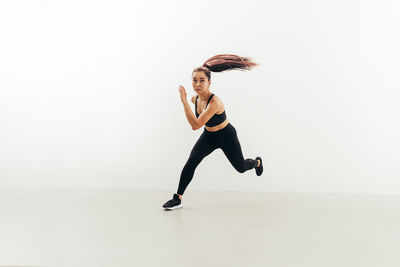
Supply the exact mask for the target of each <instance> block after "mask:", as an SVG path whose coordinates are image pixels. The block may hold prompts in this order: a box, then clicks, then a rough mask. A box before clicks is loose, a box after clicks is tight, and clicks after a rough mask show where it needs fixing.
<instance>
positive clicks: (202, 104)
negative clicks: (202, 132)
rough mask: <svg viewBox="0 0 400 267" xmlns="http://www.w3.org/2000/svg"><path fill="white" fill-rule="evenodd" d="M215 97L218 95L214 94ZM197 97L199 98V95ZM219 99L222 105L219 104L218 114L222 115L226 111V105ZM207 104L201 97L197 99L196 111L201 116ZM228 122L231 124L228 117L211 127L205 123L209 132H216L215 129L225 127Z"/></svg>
mask: <svg viewBox="0 0 400 267" xmlns="http://www.w3.org/2000/svg"><path fill="white" fill-rule="evenodd" d="M213 97H217V96H216V95H215V94H214V96H213ZM196 98H197V97H196ZM218 100H219V101H218V102H219V103H220V105H219V108H218V110H217V112H216V114H217V115H220V114H222V113H224V111H225V106H224V104H223V103H222V101H221V100H220V99H219V98H218ZM206 105H207V101H205V102H202V101H200V99H198V100H197V110H196V111H197V114H198V115H199V116H200V114H201V113H203V112H204V110H205V109H206ZM195 107H196V105H195ZM228 124H229V121H228V118H226V119H225V120H224V121H223V122H221V123H220V124H218V125H216V126H213V127H209V126H206V125H205V128H206V130H207V131H209V132H215V131H219V130H221V129H223V128H225V126H226V125H228Z"/></svg>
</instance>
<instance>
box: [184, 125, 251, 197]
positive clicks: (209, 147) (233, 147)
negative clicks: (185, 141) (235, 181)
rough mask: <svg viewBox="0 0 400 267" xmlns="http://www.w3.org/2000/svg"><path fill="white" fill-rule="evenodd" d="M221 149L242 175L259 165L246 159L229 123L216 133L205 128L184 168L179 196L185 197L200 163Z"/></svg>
mask: <svg viewBox="0 0 400 267" xmlns="http://www.w3.org/2000/svg"><path fill="white" fill-rule="evenodd" d="M217 148H221V149H222V151H223V152H224V154H225V156H226V157H227V158H228V160H229V161H230V163H231V164H232V166H233V167H234V168H235V169H236V170H237V171H238V172H240V173H243V172H245V171H247V170H250V169H253V168H255V167H256V166H257V165H258V162H257V160H253V159H244V158H243V154H242V148H241V147H240V143H239V139H238V137H237V133H236V129H235V127H233V125H232V124H230V123H228V125H227V126H225V127H224V128H223V129H221V130H219V131H215V132H210V131H207V130H206V128H205V127H204V131H203V133H202V134H201V135H200V137H199V139H198V140H197V142H196V144H195V145H194V147H193V149H192V151H191V152H190V156H189V159H188V160H187V162H186V164H185V166H184V167H183V170H182V173H181V178H180V181H179V187H178V192H177V194H179V195H183V193H184V192H185V189H186V187H187V186H188V185H189V183H190V181H191V180H192V178H193V174H194V171H195V169H196V167H197V166H198V165H199V164H200V162H201V161H202V160H203V159H204V158H205V157H206V156H208V155H209V154H210V153H211V152H213V151H214V150H215V149H217Z"/></svg>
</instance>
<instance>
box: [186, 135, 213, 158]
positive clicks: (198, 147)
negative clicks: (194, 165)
mask: <svg viewBox="0 0 400 267" xmlns="http://www.w3.org/2000/svg"><path fill="white" fill-rule="evenodd" d="M216 148H217V147H216V145H215V142H213V140H212V138H211V137H210V136H208V135H207V134H206V133H205V132H203V133H202V134H201V135H200V137H199V139H198V140H197V142H196V143H195V144H194V146H193V148H192V151H191V152H190V156H189V159H190V160H195V161H198V162H200V161H201V160H202V159H203V158H205V157H207V156H208V155H209V154H210V153H211V152H213V151H214V150H215V149H216Z"/></svg>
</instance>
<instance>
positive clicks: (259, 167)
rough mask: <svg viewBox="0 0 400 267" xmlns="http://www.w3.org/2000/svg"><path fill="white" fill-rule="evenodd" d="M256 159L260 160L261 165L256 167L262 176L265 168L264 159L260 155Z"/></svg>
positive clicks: (257, 172) (258, 173)
mask: <svg viewBox="0 0 400 267" xmlns="http://www.w3.org/2000/svg"><path fill="white" fill-rule="evenodd" d="M256 160H260V166H258V167H256V174H257V175H258V176H260V175H261V174H262V173H263V170H264V168H263V164H262V159H261V158H260V157H256ZM257 164H258V163H257Z"/></svg>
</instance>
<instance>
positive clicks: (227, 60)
mask: <svg viewBox="0 0 400 267" xmlns="http://www.w3.org/2000/svg"><path fill="white" fill-rule="evenodd" d="M257 65H258V64H257V63H254V62H253V61H252V60H251V58H249V57H241V56H238V55H233V54H221V55H216V56H213V57H210V58H209V59H207V60H206V62H204V64H203V65H202V66H201V67H198V68H195V69H194V70H193V72H192V75H193V73H194V72H198V71H202V72H204V73H205V75H206V76H207V78H208V80H210V79H211V71H213V72H222V71H226V70H233V69H239V70H250V69H251V68H252V67H255V66H257Z"/></svg>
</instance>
